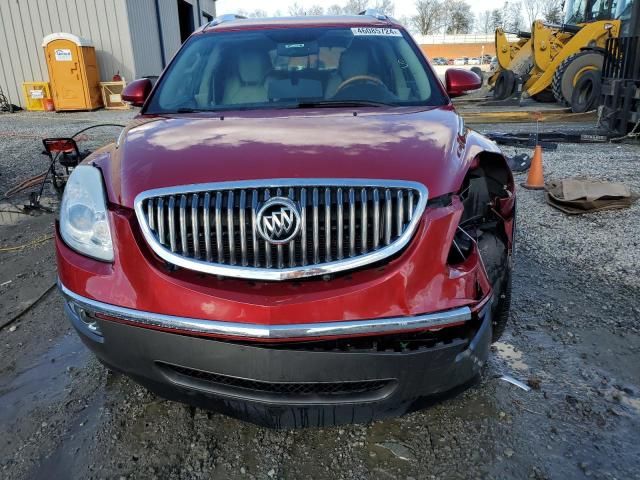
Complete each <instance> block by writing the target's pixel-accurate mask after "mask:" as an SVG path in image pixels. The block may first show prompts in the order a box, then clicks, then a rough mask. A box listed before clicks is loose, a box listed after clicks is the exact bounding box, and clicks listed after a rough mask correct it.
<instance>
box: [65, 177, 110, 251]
mask: <svg viewBox="0 0 640 480" xmlns="http://www.w3.org/2000/svg"><path fill="white" fill-rule="evenodd" d="M60 234H61V235H62V239H63V240H64V241H65V243H66V244H67V245H68V246H69V247H71V248H73V249H74V250H76V251H77V252H79V253H82V254H83V255H87V256H88V257H92V258H95V259H98V260H103V261H105V262H112V261H113V243H112V241H111V229H110V228H109V217H108V215H107V202H106V195H105V192H104V187H103V185H102V174H101V173H100V170H98V169H97V168H95V167H92V166H90V165H80V166H78V167H76V168H75V169H74V170H73V172H72V173H71V175H70V176H69V181H68V182H67V185H66V187H65V189H64V195H63V196H62V204H61V206H60Z"/></svg>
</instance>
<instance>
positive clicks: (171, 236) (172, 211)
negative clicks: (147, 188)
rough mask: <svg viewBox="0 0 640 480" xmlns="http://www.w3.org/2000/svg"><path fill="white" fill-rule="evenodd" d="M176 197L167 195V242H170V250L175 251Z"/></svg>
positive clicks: (176, 247)
mask: <svg viewBox="0 0 640 480" xmlns="http://www.w3.org/2000/svg"><path fill="white" fill-rule="evenodd" d="M175 206H176V197H174V196H173V195H172V196H171V197H169V212H168V215H169V243H170V244H171V251H172V252H175V251H176V250H177V249H178V246H177V242H176V212H175Z"/></svg>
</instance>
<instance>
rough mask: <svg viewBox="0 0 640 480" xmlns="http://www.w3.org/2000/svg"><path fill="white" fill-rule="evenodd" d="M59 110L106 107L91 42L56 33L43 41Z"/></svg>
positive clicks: (54, 96) (55, 103)
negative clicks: (103, 105) (103, 103)
mask: <svg viewBox="0 0 640 480" xmlns="http://www.w3.org/2000/svg"><path fill="white" fill-rule="evenodd" d="M42 46H43V47H44V53H45V58H46V60H47V69H48V70H49V82H50V84H51V91H52V94H53V103H54V105H55V108H56V110H94V109H96V108H99V107H101V106H102V96H101V93H100V74H99V71H98V63H97V61H96V52H95V48H94V47H93V45H92V43H91V41H90V40H87V39H84V38H81V37H78V36H77V35H73V34H71V33H52V34H51V35H47V36H46V37H44V40H43V41H42Z"/></svg>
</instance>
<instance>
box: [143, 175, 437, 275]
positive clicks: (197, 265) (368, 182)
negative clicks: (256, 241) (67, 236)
mask: <svg viewBox="0 0 640 480" xmlns="http://www.w3.org/2000/svg"><path fill="white" fill-rule="evenodd" d="M289 186H299V187H321V186H322V187H325V186H326V187H354V188H355V187H379V188H387V187H390V188H394V187H395V188H405V189H413V190H416V191H418V192H420V195H419V198H418V199H417V205H416V207H415V211H414V212H412V211H410V212H409V215H410V221H409V224H408V225H407V227H406V228H405V229H404V232H403V233H402V235H401V236H400V237H398V238H397V239H396V240H395V241H394V242H393V243H391V244H390V245H388V246H386V247H384V248H380V249H378V250H376V251H370V252H368V253H364V252H362V253H360V254H358V255H357V256H355V257H352V258H345V259H343V260H335V261H332V262H328V263H323V264H321V265H304V266H299V267H293V268H291V267H290V268H283V269H279V270H276V269H273V270H267V269H263V268H255V267H243V266H239V265H235V266H231V265H219V264H210V263H207V262H205V261H202V260H198V259H194V258H186V257H183V256H181V255H179V254H176V253H174V252H172V251H171V250H169V249H167V248H165V247H164V246H163V245H161V244H160V243H159V242H158V241H157V240H156V239H155V237H154V235H153V232H152V231H151V229H150V228H149V225H148V224H147V222H146V221H145V215H144V207H143V202H144V201H145V200H147V199H149V198H152V197H160V196H168V195H176V194H180V195H186V194H190V193H198V192H206V191H218V195H219V194H220V192H219V190H235V189H243V188H246V189H253V188H278V187H289ZM411 193H412V192H410V197H409V200H410V203H409V205H411V206H413V200H414V196H413V195H411ZM428 195H429V192H428V190H427V187H425V186H424V185H423V184H421V183H417V182H409V181H402V180H384V179H377V180H376V179H350V178H345V179H304V178H287V179H268V180H247V181H238V182H220V183H204V184H194V185H182V186H176V187H168V188H158V189H154V190H147V191H145V192H142V193H140V194H138V195H137V196H136V198H135V201H134V208H135V211H136V216H137V218H138V222H139V224H140V228H141V230H142V233H143V235H144V237H145V239H146V241H147V243H148V244H149V246H150V247H151V249H152V250H153V251H154V252H155V253H156V254H157V255H158V256H159V257H160V258H162V259H164V260H166V261H167V262H169V263H171V264H173V265H176V266H178V267H183V268H186V269H189V270H195V271H199V272H204V273H209V274H212V275H222V276H227V277H235V278H245V279H251V280H289V279H296V278H306V277H311V276H316V275H326V274H331V273H337V272H342V271H345V270H352V269H355V268H360V267H363V266H365V265H368V264H370V263H375V262H378V261H380V260H382V259H384V258H386V257H389V256H391V255H393V254H395V253H397V252H398V251H400V250H402V249H403V248H404V247H405V246H406V245H407V243H409V240H410V239H411V237H412V236H413V233H414V232H415V230H416V229H417V228H418V223H419V222H420V219H421V218H422V213H423V212H424V209H425V208H426V206H427V198H428ZM216 200H217V198H216ZM358 203H361V202H358ZM354 206H355V205H354ZM216 207H217V208H216V214H219V212H220V211H219V210H218V205H216ZM350 207H351V205H350ZM363 213H364V212H363ZM216 217H217V215H216ZM350 221H351V219H350ZM220 223H221V222H220ZM218 224H219V223H218V218H216V227H218ZM354 226H355V225H354ZM216 229H217V228H216ZM172 230H173V229H170V231H172ZM365 230H366V227H365ZM216 233H217V232H216ZM363 233H364V232H363ZM351 238H353V237H351ZM351 238H350V239H349V241H350V246H351ZM219 240H220V243H222V242H221V240H222V239H221V238H220V239H219ZM313 243H314V244H315V245H317V243H315V242H313ZM265 244H266V242H265ZM315 245H314V246H315ZM269 250H270V249H269ZM350 250H351V249H350ZM218 252H219V254H220V253H221V250H218ZM350 253H351V252H350ZM314 260H315V259H314ZM219 261H220V260H219ZM268 267H271V265H270V264H269V265H268Z"/></svg>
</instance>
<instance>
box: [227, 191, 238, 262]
mask: <svg viewBox="0 0 640 480" xmlns="http://www.w3.org/2000/svg"><path fill="white" fill-rule="evenodd" d="M234 202H235V200H234V195H233V190H232V191H230V192H229V195H228V196H227V244H228V245H229V263H230V264H231V265H235V264H236V236H235V234H234V220H233V213H234V210H235V204H234Z"/></svg>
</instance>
